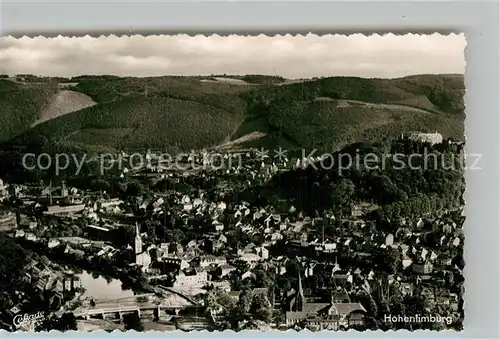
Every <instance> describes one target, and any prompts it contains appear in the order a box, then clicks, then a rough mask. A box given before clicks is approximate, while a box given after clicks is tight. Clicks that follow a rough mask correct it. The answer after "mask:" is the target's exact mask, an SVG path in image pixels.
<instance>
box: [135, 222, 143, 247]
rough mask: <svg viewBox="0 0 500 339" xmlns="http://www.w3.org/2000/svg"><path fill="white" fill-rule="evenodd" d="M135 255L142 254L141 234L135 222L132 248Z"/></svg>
mask: <svg viewBox="0 0 500 339" xmlns="http://www.w3.org/2000/svg"><path fill="white" fill-rule="evenodd" d="M134 250H135V254H140V253H142V238H141V232H140V230H139V224H138V223H137V221H136V222H135V246H134Z"/></svg>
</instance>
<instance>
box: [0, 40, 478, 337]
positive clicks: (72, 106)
mask: <svg viewBox="0 0 500 339" xmlns="http://www.w3.org/2000/svg"><path fill="white" fill-rule="evenodd" d="M465 47H466V39H465V36H464V35H463V34H448V35H440V34H429V35H425V34H406V35H393V34H386V35H378V34H374V35H363V34H353V35H338V34H337V35H334V34H330V35H314V34H307V35H290V34H287V35H274V36H273V35H264V34H260V35H253V36H251V35H227V36H219V35H192V36H190V35H182V34H180V35H150V36H141V35H131V36H125V35H124V36H115V35H109V36H104V35H103V36H100V37H90V36H83V37H65V36H57V37H50V38H49V37H43V36H38V37H26V36H25V37H19V38H14V37H2V38H0V275H1V279H0V329H3V330H6V331H9V332H29V331H35V332H39V331H50V330H57V331H70V330H73V331H84V332H87V331H98V330H103V331H107V332H111V331H114V330H118V331H129V330H135V331H139V332H140V331H160V332H169V331H176V330H180V331H187V332H189V331H196V330H208V331H223V330H233V331H237V332H238V331H247V330H252V331H286V330H298V331H300V330H304V329H309V330H310V331H347V330H356V331H366V330H383V331H387V330H408V331H414V330H422V329H424V330H431V331H441V330H452V331H462V330H463V322H464V317H465V313H464V301H463V293H464V275H463V273H462V271H463V269H464V266H465V261H464V253H463V248H464V241H466V239H464V234H463V228H462V226H463V224H464V221H465V217H466V216H465V213H464V205H465V202H464V198H463V194H464V191H465V179H464V172H465V171H469V170H475V169H480V168H479V165H480V156H478V155H475V156H474V155H467V157H468V164H469V163H470V164H473V165H472V166H473V167H469V168H466V167H465V161H464V158H465V148H464V147H465V146H464V143H465V137H464V132H465V105H464V95H465V83H464V73H465V67H466V62H465V56H464V50H465ZM469 157H470V158H474V157H476V158H477V159H472V160H471V161H469ZM474 166H476V167H477V168H474Z"/></svg>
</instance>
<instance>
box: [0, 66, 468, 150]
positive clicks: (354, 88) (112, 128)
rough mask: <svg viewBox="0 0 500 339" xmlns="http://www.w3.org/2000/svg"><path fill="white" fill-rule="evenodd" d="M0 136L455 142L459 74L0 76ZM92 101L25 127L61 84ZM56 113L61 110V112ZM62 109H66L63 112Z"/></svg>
mask: <svg viewBox="0 0 500 339" xmlns="http://www.w3.org/2000/svg"><path fill="white" fill-rule="evenodd" d="M0 81H1V83H0V120H1V121H2V124H0V141H4V142H7V143H8V144H9V145H22V146H29V147H32V146H37V147H42V148H46V147H52V148H59V149H60V148H63V149H68V148H70V149H79V150H82V151H90V152H99V151H110V150H112V151H113V150H136V149H146V148H151V149H154V148H158V149H162V150H164V149H169V150H173V151H179V150H190V149H198V148H208V147H211V146H217V145H219V144H221V143H227V142H229V141H231V140H234V139H236V138H241V137H244V136H245V135H249V134H251V133H255V132H259V134H258V135H259V138H243V140H245V143H243V144H241V145H240V146H241V147H251V146H257V147H260V146H265V147H278V146H279V145H284V146H287V147H297V148H304V147H307V148H318V149H328V150H331V149H340V148H341V147H342V146H343V145H347V144H349V143H352V142H357V141H362V140H371V141H384V140H385V141H387V140H391V139H392V138H393V137H394V136H397V135H399V134H400V133H402V132H407V131H412V130H418V131H423V132H434V131H438V132H441V133H442V134H443V135H444V136H445V137H451V138H453V139H457V140H462V139H463V134H464V113H463V110H464V103H463V95H464V92H465V88H464V82H463V76H460V75H420V76H410V77H405V78H400V79H362V78H353V77H329V78H321V79H306V80H294V81H290V80H286V79H283V78H280V77H270V76H259V75H248V76H226V75H224V76H213V77H174V76H165V77H154V78H130V77H126V78H120V77H114V76H81V77H76V78H72V79H49V80H47V79H39V78H36V77H35V78H34V79H33V78H29V79H28V80H26V77H25V78H24V80H23V81H17V82H15V81H11V80H0ZM63 88H64V89H68V88H69V89H70V90H71V91H75V92H80V93H83V94H85V95H87V96H88V97H90V98H91V99H92V100H93V101H94V102H95V103H96V105H95V106H92V107H89V108H85V109H82V110H78V111H76V112H72V113H70V114H66V115H64V116H60V117H57V118H54V119H52V120H49V121H46V122H44V123H41V124H39V125H37V126H35V127H33V128H31V126H32V125H33V123H34V122H35V121H36V120H37V119H38V118H39V114H40V112H41V111H42V110H43V109H44V107H46V106H47V105H49V104H50V103H51V98H53V97H54V94H55V93H57V91H60V90H62V89H63ZM61 110H64V107H62V108H61ZM65 111H68V110H67V109H66V110H65Z"/></svg>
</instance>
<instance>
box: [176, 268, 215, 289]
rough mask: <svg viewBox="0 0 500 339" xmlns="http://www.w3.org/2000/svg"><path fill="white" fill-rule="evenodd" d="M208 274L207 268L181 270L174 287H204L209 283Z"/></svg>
mask: <svg viewBox="0 0 500 339" xmlns="http://www.w3.org/2000/svg"><path fill="white" fill-rule="evenodd" d="M207 281H208V276H207V271H205V270H199V271H196V270H192V271H188V270H181V271H179V274H178V275H177V277H176V278H175V281H174V284H173V287H174V288H181V289H189V288H202V287H204V286H205V285H206V284H207Z"/></svg>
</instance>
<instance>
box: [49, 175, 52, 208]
mask: <svg viewBox="0 0 500 339" xmlns="http://www.w3.org/2000/svg"><path fill="white" fill-rule="evenodd" d="M49 203H50V204H51V205H52V180H51V181H50V184H49Z"/></svg>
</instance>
